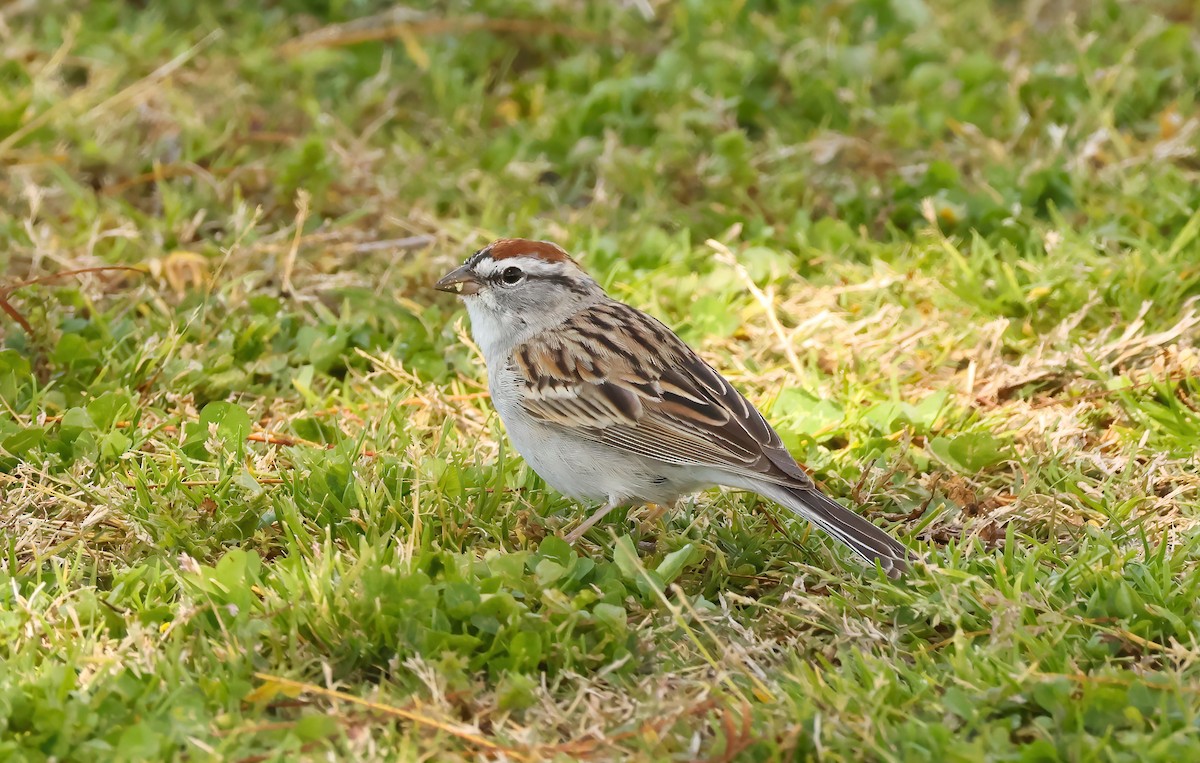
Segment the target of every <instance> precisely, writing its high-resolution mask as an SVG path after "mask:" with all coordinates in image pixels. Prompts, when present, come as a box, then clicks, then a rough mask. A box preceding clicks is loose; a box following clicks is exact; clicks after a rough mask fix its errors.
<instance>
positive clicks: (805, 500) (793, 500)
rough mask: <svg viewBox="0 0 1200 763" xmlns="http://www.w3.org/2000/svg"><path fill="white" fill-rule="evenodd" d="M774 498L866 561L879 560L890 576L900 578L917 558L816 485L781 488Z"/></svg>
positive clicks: (898, 542)
mask: <svg viewBox="0 0 1200 763" xmlns="http://www.w3.org/2000/svg"><path fill="white" fill-rule="evenodd" d="M771 497H773V498H775V500H777V501H779V503H781V504H782V505H784V506H786V507H787V508H789V509H791V510H792V511H794V512H796V513H797V514H799V515H800V516H802V517H804V518H805V519H807V520H808V521H810V522H812V523H813V524H815V525H816V526H817V527H819V528H821V529H822V530H824V531H825V532H827V533H829V534H830V535H832V536H833V537H834V538H837V539H838V540H839V541H841V542H842V543H844V544H846V545H847V546H849V547H850V549H851V550H852V551H854V553H856V554H858V555H859V556H861V557H863V558H864V559H866V560H867V561H869V562H872V563H873V562H876V561H878V562H879V565H880V566H881V567H883V570H884V572H886V573H887V575H888V577H891V578H897V577H900V575H902V574H903V573H905V572H906V571H908V568H909V565H910V563H911V562H913V561H915V560H916V559H917V557H916V556H915V555H913V553H912V552H911V551H909V550H908V549H907V548H905V546H904V545H903V544H901V543H900V541H898V540H896V539H895V538H893V537H892V536H890V535H888V534H887V533H886V532H884V531H883V530H881V529H879V528H878V527H876V526H875V525H874V524H872V523H871V522H870V521H868V520H867V519H865V518H863V517H861V516H859V515H858V514H855V513H854V512H853V511H850V510H849V509H847V508H846V507H845V506H842V505H841V504H840V503H838V502H837V501H835V500H833V499H832V498H830V497H829V496H827V495H825V494H824V493H822V492H821V491H820V490H818V489H816V488H811V487H810V488H803V487H794V488H789V487H780V488H779V489H778V494H777V495H774V496H771Z"/></svg>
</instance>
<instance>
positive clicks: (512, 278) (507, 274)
mask: <svg viewBox="0 0 1200 763" xmlns="http://www.w3.org/2000/svg"><path fill="white" fill-rule="evenodd" d="M524 277H525V273H523V272H522V271H521V269H520V268H517V267H512V268H505V269H504V272H503V273H501V274H500V280H501V281H504V283H506V284H509V285H512V284H514V283H520V281H521V279H522V278H524Z"/></svg>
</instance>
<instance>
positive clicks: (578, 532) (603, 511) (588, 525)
mask: <svg viewBox="0 0 1200 763" xmlns="http://www.w3.org/2000/svg"><path fill="white" fill-rule="evenodd" d="M620 505H621V502H620V501H619V500H617V499H616V497H615V496H614V497H610V498H609V499H608V503H606V504H605V505H604V506H602V507H601V508H599V509H597V510H596V512H595V513H594V514H592V515H591V516H590V517H588V518H587V519H585V520H583V524H581V525H579V527H576V528H575V529H574V530H572V531H571V532H569V533H567V534H566V535H564V536H563V540H565V541H566V542H567V543H570V544H571V545H575V541H577V540H579V539H580V538H582V537H583V534H584V533H585V532H587V531H588V530H590V529H592V528H593V527H595V526H596V523H597V522H599V521H600V520H601V519H604V517H605V516H607V514H608V512H610V511H612V510H613V509H615V508H617V507H618V506H620Z"/></svg>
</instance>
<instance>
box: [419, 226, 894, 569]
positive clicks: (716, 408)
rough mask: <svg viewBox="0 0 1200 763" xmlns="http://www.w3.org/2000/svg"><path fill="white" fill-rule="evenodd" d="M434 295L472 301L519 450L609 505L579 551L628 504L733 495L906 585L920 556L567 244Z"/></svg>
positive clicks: (493, 260)
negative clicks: (801, 524) (827, 480)
mask: <svg viewBox="0 0 1200 763" xmlns="http://www.w3.org/2000/svg"><path fill="white" fill-rule="evenodd" d="M435 288H437V289H440V290H442V291H447V292H452V293H456V294H458V295H459V296H460V297H462V299H463V301H464V302H465V303H466V306H467V312H468V313H469V314H470V316H471V331H472V334H473V335H474V337H475V341H476V343H478V345H479V347H480V349H481V350H482V351H483V356H484V360H485V362H486V363H487V367H488V376H489V379H488V389H489V391H490V393H491V397H492V403H493V405H494V406H495V408H496V411H497V412H498V413H499V414H500V418H501V419H502V420H503V421H504V426H505V428H506V429H507V430H508V437H509V439H510V440H511V441H512V444H513V447H515V448H516V449H517V451H518V452H520V454H521V455H522V456H524V457H525V460H526V461H527V462H528V463H529V465H530V466H531V467H533V470H534V471H536V472H537V473H538V474H539V475H541V476H542V478H543V479H545V480H546V482H547V483H549V484H550V485H551V486H552V487H553V488H555V489H556V490H558V491H559V492H561V493H563V494H564V495H567V496H569V497H571V498H575V499H577V500H582V501H590V502H596V503H599V502H603V503H604V505H603V507H602V508H600V509H599V510H598V511H596V512H595V513H594V514H592V516H591V517H589V518H588V519H587V520H585V521H584V522H583V523H582V524H581V525H579V527H577V528H575V530H573V531H572V532H571V533H570V534H568V535H567V536H566V539H567V540H568V541H569V542H572V543H574V542H575V541H576V540H578V539H579V537H580V536H582V535H583V534H584V533H585V532H587V530H588V529H590V528H591V527H592V526H593V525H595V524H596V522H598V521H599V520H600V519H601V518H603V517H604V515H605V514H607V513H608V512H610V511H612V510H613V509H614V508H616V507H617V506H621V505H627V504H630V503H634V502H649V503H656V504H659V505H662V506H671V505H673V504H674V503H675V502H676V501H677V500H678V499H679V498H680V496H684V495H688V494H691V493H695V492H697V491H700V490H703V489H706V488H709V487H712V486H714V485H725V486H727V487H733V488H741V489H743V490H750V491H753V492H755V493H758V494H759V495H762V496H765V497H767V498H770V499H771V500H773V501H776V502H777V503H780V504H782V505H783V506H786V507H787V508H789V509H791V510H792V511H794V512H796V513H797V514H799V515H800V516H802V517H804V518H805V519H807V520H808V521H810V522H812V523H813V524H815V525H817V526H818V527H820V528H821V529H822V530H824V531H825V532H827V533H829V534H830V535H832V536H833V537H834V538H837V539H838V540H840V541H841V542H843V543H845V544H846V545H847V546H849V547H850V548H851V549H853V550H854V551H855V552H856V553H858V554H859V555H861V556H862V557H864V558H865V559H867V560H868V561H872V562H873V561H878V562H879V564H880V565H881V566H882V568H883V569H884V570H885V571H886V572H887V573H888V574H889V575H891V576H893V577H895V576H898V575H899V574H900V573H902V572H903V571H904V570H905V569H907V567H908V564H909V562H910V561H911V560H912V559H913V558H914V557H913V556H911V555H910V554H909V552H908V550H907V549H906V548H905V547H904V546H903V545H901V544H900V543H899V542H897V541H896V540H895V539H893V538H892V537H891V536H890V535H888V534H887V533H885V532H884V531H883V530H880V529H879V528H878V527H876V526H875V525H873V524H872V523H870V522H868V521H867V520H866V519H864V518H862V517H861V516H859V515H858V514H855V513H854V512H852V511H850V510H848V509H846V508H844V507H843V506H841V505H840V504H838V503H836V502H835V501H834V500H833V499H831V498H829V497H827V496H825V495H824V494H823V493H821V492H820V490H819V489H818V488H817V487H816V485H815V484H813V481H812V479H810V478H809V476H808V475H807V474H806V473H805V472H804V470H803V469H801V468H800V466H799V464H797V463H796V461H795V459H793V458H792V456H791V455H790V454H789V453H788V451H787V450H786V449H785V448H784V447H783V442H782V441H781V440H780V439H779V435H778V434H776V433H775V430H773V429H772V428H771V426H770V425H769V424H767V422H766V421H765V420H764V419H763V417H762V414H760V413H759V412H758V411H757V410H755V408H754V406H752V405H751V404H750V403H749V402H748V401H747V400H746V398H744V397H742V395H741V394H739V393H738V392H737V390H735V389H734V388H733V387H732V386H730V384H729V382H728V381H726V380H725V379H724V377H722V376H721V375H720V374H719V373H717V372H716V371H715V370H713V368H712V367H711V366H709V365H708V364H707V363H705V362H704V361H703V360H701V359H700V356H698V355H697V354H696V353H695V352H694V351H693V350H692V349H691V348H690V347H688V346H687V345H686V344H684V343H683V341H682V340H681V339H680V338H679V337H677V336H675V334H674V333H673V332H672V331H671V330H670V329H668V328H667V327H666V326H664V325H663V324H662V323H660V322H659V321H658V320H656V319H654V318H652V317H650V316H649V315H646V314H645V313H643V312H641V311H639V310H635V309H634V308H632V307H630V306H628V305H626V304H623V303H621V302H617V301H616V300H614V299H612V298H611V297H609V296H608V295H607V294H606V293H605V292H604V290H603V289H602V288H600V285H599V284H597V283H596V281H594V280H593V279H592V278H591V277H590V276H588V274H587V273H585V272H584V271H583V269H582V268H580V267H579V265H578V264H577V263H576V262H575V261H574V260H573V259H571V257H570V256H569V255H568V254H567V253H566V252H565V251H563V250H562V249H561V248H560V247H558V246H556V245H555V244H552V243H549V242H547V241H526V240H524V239H501V240H499V241H495V242H493V243H491V244H490V245H488V246H486V247H484V248H483V249H480V250H479V251H478V252H476V253H475V254H473V255H471V257H470V258H469V259H467V261H466V262H465V263H464V264H463V265H462V266H461V267H459V268H457V269H455V270H453V271H451V272H450V273H448V274H446V276H445V277H443V278H442V279H441V280H440V281H438V282H437V284H436V285H435Z"/></svg>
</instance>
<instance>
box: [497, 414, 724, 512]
mask: <svg viewBox="0 0 1200 763" xmlns="http://www.w3.org/2000/svg"><path fill="white" fill-rule="evenodd" d="M492 399H493V403H494V405H495V406H496V411H497V413H499V414H500V419H501V420H502V421H503V422H504V428H505V429H506V430H507V432H508V439H509V441H510V442H511V443H512V446H513V448H514V449H515V450H516V451H517V452H518V453H520V454H521V456H522V457H523V458H524V459H525V461H526V463H528V464H529V466H530V467H531V468H532V469H533V470H534V471H535V472H537V474H538V476H540V477H541V478H542V479H544V480H545V481H546V483H547V484H548V485H550V487H552V488H554V489H555V490H557V491H558V492H560V493H562V494H563V495H565V496H568V497H570V498H574V499H576V500H581V501H589V502H596V503H602V502H609V501H615V502H616V503H618V504H633V503H657V504H663V505H670V504H672V503H674V502H675V501H676V500H677V499H678V498H679V497H680V496H683V495H688V494H691V493H694V492H696V491H698V490H701V489H703V488H705V487H709V486H710V485H711V484H712V483H704V482H698V481H697V480H695V479H694V478H690V477H689V476H688V474H687V471H690V470H684V469H683V468H682V467H679V466H675V465H673V464H667V463H663V462H661V461H656V460H654V459H649V458H643V457H639V456H635V455H633V454H631V453H628V452H626V451H623V450H620V449H618V448H613V447H610V446H608V445H602V444H600V443H595V442H590V441H588V440H585V439H583V438H581V437H579V436H576V435H573V434H570V433H567V432H564V431H563V430H562V429H560V428H559V427H556V426H553V425H549V424H543V423H541V422H539V421H536V420H534V419H532V418H530V417H529V415H528V414H526V413H525V412H524V411H523V410H521V409H519V407H518V405H517V404H516V403H515V402H514V403H512V404H509V405H505V403H504V402H502V401H501V400H497V399H496V397H495V396H493V398H492Z"/></svg>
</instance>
